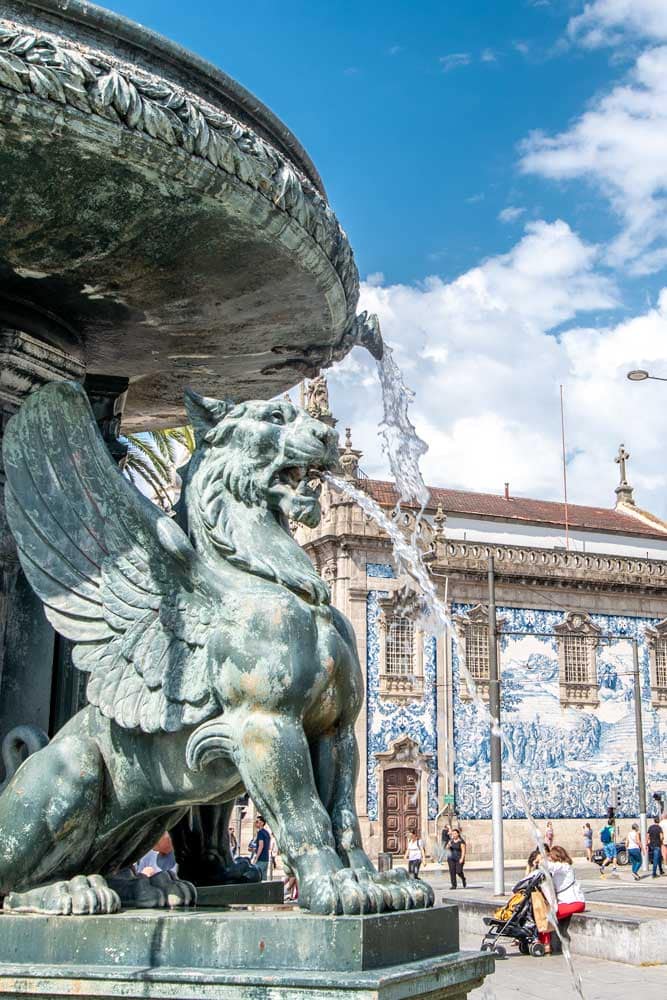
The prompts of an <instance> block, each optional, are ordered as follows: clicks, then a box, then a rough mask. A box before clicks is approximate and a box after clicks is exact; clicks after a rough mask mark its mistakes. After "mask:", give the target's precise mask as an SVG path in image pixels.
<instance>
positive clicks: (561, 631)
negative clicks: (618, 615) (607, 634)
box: [554, 611, 602, 708]
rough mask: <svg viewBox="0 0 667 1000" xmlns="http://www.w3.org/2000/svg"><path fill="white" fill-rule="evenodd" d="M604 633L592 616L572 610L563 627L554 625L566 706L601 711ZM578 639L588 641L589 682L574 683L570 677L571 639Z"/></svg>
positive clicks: (586, 644) (562, 700) (563, 698)
mask: <svg viewBox="0 0 667 1000" xmlns="http://www.w3.org/2000/svg"><path fill="white" fill-rule="evenodd" d="M601 634H602V629H601V628H599V627H598V626H597V625H595V624H594V623H593V622H592V621H591V617H590V615H589V614H588V612H586V611H568V613H567V614H566V615H565V620H564V621H562V622H561V624H560V625H555V626H554V635H555V636H556V645H557V647H558V671H559V678H560V680H559V689H560V703H561V705H563V706H564V707H567V706H580V707H587V708H597V706H598V705H599V703H600V692H599V686H598V670H597V650H598V646H599V644H600V635H601ZM574 638H578V639H583V641H584V645H585V651H586V655H587V657H588V678H587V680H585V681H573V680H568V678H567V671H566V667H567V645H568V639H574Z"/></svg>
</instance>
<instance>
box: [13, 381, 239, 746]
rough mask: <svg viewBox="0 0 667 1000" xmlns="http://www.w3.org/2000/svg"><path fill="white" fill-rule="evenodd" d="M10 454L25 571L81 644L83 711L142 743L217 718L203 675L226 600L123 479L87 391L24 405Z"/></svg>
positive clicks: (53, 392)
mask: <svg viewBox="0 0 667 1000" xmlns="http://www.w3.org/2000/svg"><path fill="white" fill-rule="evenodd" d="M3 455H4V463H5V470H6V476H7V484H6V506H7V518H8V520H9V524H10V527H11V529H12V532H13V533H14V537H15V538H16V542H17V545H18V551H19V558H20V560H21V565H22V567H23V569H24V571H25V574H26V576H27V578H28V580H29V581H30V583H31V585H32V587H33V589H34V590H35V591H36V593H37V594H38V595H39V597H40V598H41V599H42V601H43V602H44V610H45V612H46V616H47V618H48V619H49V621H50V622H51V623H52V625H53V626H54V628H56V629H57V630H58V631H59V632H60V633H61V634H62V635H64V636H65V637H66V638H68V639H71V640H73V641H74V643H75V648H74V651H73V661H74V663H75V665H76V666H77V667H78V668H79V669H80V670H85V671H87V672H88V673H89V674H90V680H89V682H88V700H89V701H90V702H91V703H92V704H94V705H97V706H98V708H99V709H100V711H101V712H102V713H103V714H104V715H106V716H108V717H109V718H113V719H115V720H116V722H118V723H119V725H121V726H124V727H125V728H128V729H131V728H137V727H138V728H140V729H142V730H143V731H144V732H156V731H157V730H165V731H169V732H173V731H175V730H178V729H181V728H182V727H183V726H186V725H191V724H196V723H198V722H202V721H204V720H205V719H207V718H209V717H211V716H212V715H214V714H216V713H217V712H219V711H220V709H219V706H218V704H217V701H216V698H215V695H214V693H213V692H212V690H211V689H210V686H209V682H208V676H209V671H208V669H207V666H208V664H207V658H208V649H207V643H208V640H209V638H210V636H211V632H212V627H211V622H212V620H214V619H215V617H217V616H215V615H214V611H215V610H216V608H218V610H219V595H216V593H215V591H214V589H213V585H212V584H209V583H208V582H207V581H206V580H205V578H204V574H203V573H202V572H201V569H200V562H199V557H198V556H197V554H196V552H195V550H194V549H193V547H192V545H191V544H190V542H189V540H188V538H187V537H186V535H185V534H184V532H182V531H181V529H180V528H178V527H177V526H176V525H175V524H174V523H173V522H172V521H171V520H170V519H169V518H168V517H167V516H166V515H164V514H161V513H160V511H158V510H157V508H156V507H154V506H153V505H152V504H151V503H150V502H149V501H148V500H147V499H146V498H145V497H143V496H142V495H141V494H140V493H139V492H138V490H136V489H135V488H134V487H133V486H132V485H131V484H130V483H129V482H128V481H127V480H126V479H125V477H124V476H123V475H122V474H121V473H120V472H119V470H118V468H117V467H116V465H115V463H114V462H113V459H112V458H111V456H110V454H109V452H108V451H107V448H106V446H105V444H104V441H103V440H102V437H101V435H100V433H99V431H98V429H97V426H96V424H95V420H94V417H93V414H92V410H91V408H90V404H89V402H88V399H87V396H86V394H85V392H84V390H83V389H82V387H81V386H80V385H78V384H76V383H71V382H59V383H51V384H50V385H48V386H45V387H44V388H43V389H41V390H39V391H38V392H36V393H34V394H33V395H31V396H29V397H28V399H27V400H26V401H25V402H24V404H23V406H22V407H21V409H20V410H19V411H18V413H17V414H16V415H15V416H14V417H12V419H11V420H10V422H9V424H8V426H7V430H6V432H5V441H4V448H3ZM216 597H217V599H216Z"/></svg>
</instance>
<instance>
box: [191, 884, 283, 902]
mask: <svg viewBox="0 0 667 1000" xmlns="http://www.w3.org/2000/svg"><path fill="white" fill-rule="evenodd" d="M284 898H285V887H284V886H283V883H282V882H280V881H275V882H248V883H239V884H238V885H198V886H197V906H207V907H208V906H217V907H220V906H278V905H279V904H281V903H282V902H284Z"/></svg>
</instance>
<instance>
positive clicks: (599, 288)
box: [329, 221, 667, 515]
mask: <svg viewBox="0 0 667 1000" xmlns="http://www.w3.org/2000/svg"><path fill="white" fill-rule="evenodd" d="M599 254H600V251H599V248H597V247H594V246H591V245H588V244H586V243H585V242H583V240H582V239H581V238H580V237H579V236H578V235H577V234H576V233H574V232H573V231H572V230H571V229H570V227H569V226H568V225H567V224H566V223H564V222H561V221H557V222H553V223H547V222H544V221H539V222H533V223H530V224H528V225H527V226H526V228H525V232H524V235H523V237H522V238H521V240H520V241H519V242H518V243H517V244H516V245H515V246H514V247H513V248H512V249H511V250H510V252H509V253H507V254H503V255H500V256H496V257H492V258H490V259H489V260H487V261H485V262H484V263H482V264H480V265H479V266H478V267H475V268H472V269H471V270H470V271H467V272H466V273H465V274H462V275H461V276H460V277H459V278H457V279H456V280H455V281H451V282H444V281H442V280H441V279H439V278H435V277H434V278H430V279H428V280H427V281H425V282H423V283H421V284H419V285H389V286H378V285H375V286H372V287H369V286H368V285H364V287H363V292H362V303H361V306H362V308H364V309H369V310H371V311H373V312H377V313H378V315H379V316H380V320H381V324H382V330H383V336H384V337H385V339H386V340H387V342H388V343H389V344H390V345H391V346H392V347H393V348H394V349H395V352H396V355H397V358H398V361H399V363H400V365H401V367H402V368H403V370H404V373H405V377H406V381H407V384H408V385H410V386H411V388H413V389H414V390H415V393H416V398H415V403H414V406H413V418H414V421H415V424H416V426H417V430H418V432H419V433H420V435H421V436H422V437H423V438H424V439H425V440H426V441H427V442H428V444H429V446H430V448H429V452H428V454H427V455H426V457H425V459H424V462H423V467H424V470H425V475H426V479H427V482H429V484H431V485H443V486H451V487H457V488H461V489H466V488H467V489H478V490H485V491H489V492H496V493H501V492H502V490H503V483H504V482H505V481H506V480H509V482H510V484H511V489H512V491H513V492H515V493H517V494H522V495H525V496H535V497H544V498H552V499H559V498H560V496H561V489H562V483H561V464H560V463H561V452H560V416H559V385H560V384H561V383H562V384H563V385H564V386H565V404H566V421H567V436H568V452H569V453H570V454H572V455H573V456H574V457H573V458H572V460H571V462H570V468H569V489H570V494H571V499H572V501H573V502H577V503H588V504H599V505H601V506H607V507H609V506H612V505H613V502H614V499H615V497H614V487H615V486H616V485H617V481H618V479H617V473H618V470H617V467H616V465H615V464H614V461H613V459H614V456H615V454H616V452H617V450H618V445H619V444H620V442H621V441H624V442H625V444H626V447H627V448H628V449H629V451H630V452H631V454H632V459H631V462H630V466H629V471H630V479H631V482H632V483H633V485H634V486H635V488H636V496H637V499H638V502H640V503H642V504H643V505H644V506H646V507H648V508H649V509H652V510H653V511H655V513H657V514H662V515H665V514H666V513H667V510H666V504H665V499H664V498H665V486H666V485H667V474H666V473H665V471H664V439H665V436H666V433H667V415H666V413H667V408H666V407H665V399H666V398H667V397H666V396H665V387H664V386H663V385H662V384H661V383H659V382H649V383H643V384H635V383H631V382H629V381H628V380H627V379H626V378H625V374H626V372H627V371H628V370H629V369H631V368H647V369H649V370H652V369H653V370H655V371H656V372H657V371H658V369H659V366H660V365H661V364H663V365H664V361H663V360H662V359H664V358H665V356H666V355H667V290H665V291H664V292H663V293H662V295H661V296H660V298H659V300H658V302H657V304H656V305H655V306H653V307H652V308H649V309H647V311H646V312H645V313H643V314H642V315H639V316H636V317H633V318H630V319H624V320H623V321H621V322H614V323H609V324H608V325H606V326H603V327H602V328H595V327H594V326H593V323H597V322H598V321H599V316H600V314H602V316H604V315H605V311H607V310H611V309H614V308H615V307H616V306H617V305H618V298H617V292H616V289H615V287H614V285H613V284H612V283H611V282H610V280H609V279H608V278H607V277H605V276H603V275H602V274H600V272H599V270H598V263H599ZM568 324H569V328H568V329H567V331H566V332H564V333H561V334H560V335H557V334H556V333H554V332H553V331H554V330H556V331H558V330H560V329H562V327H563V325H568ZM662 371H665V369H664V368H663V369H662ZM329 382H330V388H331V397H332V405H333V408H334V412H335V414H336V416H337V417H338V418H339V420H340V423H341V426H342V427H345V426H351V427H352V428H353V439H354V444H355V446H357V447H360V448H361V449H363V452H364V456H363V458H362V463H361V464H362V468H363V469H364V470H365V471H366V472H368V473H369V474H371V475H375V476H379V477H382V476H386V475H387V470H386V465H385V462H384V459H383V456H382V454H381V451H380V446H379V442H378V437H377V423H378V421H379V419H380V415H381V408H380V400H379V391H378V384H377V376H376V373H375V370H374V364H373V362H372V360H371V359H370V358H367V356H366V355H365V353H364V352H363V351H359V350H355V351H354V352H352V355H351V356H349V357H348V358H347V359H346V361H345V362H344V363H343V364H342V365H341V366H338V367H337V368H336V369H334V370H333V371H332V372H331V374H330V376H329Z"/></svg>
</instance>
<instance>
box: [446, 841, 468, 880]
mask: <svg viewBox="0 0 667 1000" xmlns="http://www.w3.org/2000/svg"><path fill="white" fill-rule="evenodd" d="M465 860H466V842H465V840H464V839H463V837H462V836H461V831H460V830H459V829H458V828H457V827H454V829H453V830H452V833H451V836H450V838H449V858H448V859H447V865H448V867H449V878H450V881H451V883H452V889H457V888H458V886H457V884H456V876H457V875H458V877H459V878H460V879H461V885H462V886H463V888H464V889H465V887H466V885H467V884H468V883H467V882H466V877H465V875H464V873H463V866H464V864H465Z"/></svg>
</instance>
